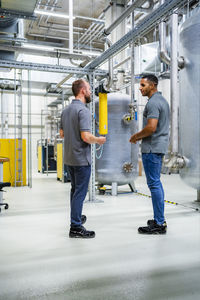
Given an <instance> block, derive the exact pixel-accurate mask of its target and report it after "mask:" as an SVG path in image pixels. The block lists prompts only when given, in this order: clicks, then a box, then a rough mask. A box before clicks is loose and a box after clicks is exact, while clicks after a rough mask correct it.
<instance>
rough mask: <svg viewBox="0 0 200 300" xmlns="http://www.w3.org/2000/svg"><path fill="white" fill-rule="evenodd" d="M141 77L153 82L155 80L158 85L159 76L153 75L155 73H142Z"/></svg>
mask: <svg viewBox="0 0 200 300" xmlns="http://www.w3.org/2000/svg"><path fill="white" fill-rule="evenodd" d="M141 78H142V79H146V80H148V81H151V82H153V83H154V84H155V85H158V78H157V77H156V76H155V75H153V74H142V75H141Z"/></svg>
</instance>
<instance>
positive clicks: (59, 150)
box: [57, 143, 63, 180]
mask: <svg viewBox="0 0 200 300" xmlns="http://www.w3.org/2000/svg"><path fill="white" fill-rule="evenodd" d="M57 179H58V180H63V144H62V143H57Z"/></svg>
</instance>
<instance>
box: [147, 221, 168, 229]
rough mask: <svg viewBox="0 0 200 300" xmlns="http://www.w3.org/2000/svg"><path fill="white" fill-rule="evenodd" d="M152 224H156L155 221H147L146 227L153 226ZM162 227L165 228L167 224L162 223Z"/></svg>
mask: <svg viewBox="0 0 200 300" xmlns="http://www.w3.org/2000/svg"><path fill="white" fill-rule="evenodd" d="M153 224H157V223H156V221H155V220H148V221H147V225H148V226H151V225H153ZM162 225H163V226H164V227H167V222H166V221H164V223H163V224H162Z"/></svg>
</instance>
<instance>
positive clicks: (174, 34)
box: [170, 14, 179, 153]
mask: <svg viewBox="0 0 200 300" xmlns="http://www.w3.org/2000/svg"><path fill="white" fill-rule="evenodd" d="M177 55H178V15H177V14H173V15H172V16H171V69H170V80H171V150H172V152H173V153H178V106H179V94H178V60H177Z"/></svg>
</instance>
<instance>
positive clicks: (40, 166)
mask: <svg viewBox="0 0 200 300" xmlns="http://www.w3.org/2000/svg"><path fill="white" fill-rule="evenodd" d="M37 154H38V172H42V146H41V145H38V148H37Z"/></svg>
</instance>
